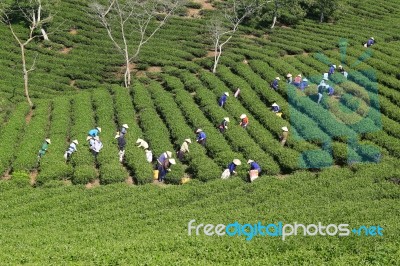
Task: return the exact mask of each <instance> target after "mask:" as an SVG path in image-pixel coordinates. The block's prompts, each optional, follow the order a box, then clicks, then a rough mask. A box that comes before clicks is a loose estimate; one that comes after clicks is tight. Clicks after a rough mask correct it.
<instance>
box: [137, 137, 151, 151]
mask: <svg viewBox="0 0 400 266" xmlns="http://www.w3.org/2000/svg"><path fill="white" fill-rule="evenodd" d="M136 143H138V142H136ZM139 143H140V144H139V146H138V148H140V147H143V149H147V148H149V144H148V143H147V142H146V141H144V140H142V139H140V141H139Z"/></svg>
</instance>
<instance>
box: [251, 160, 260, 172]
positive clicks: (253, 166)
mask: <svg viewBox="0 0 400 266" xmlns="http://www.w3.org/2000/svg"><path fill="white" fill-rule="evenodd" d="M250 170H258V172H261V167H260V166H259V165H258V163H256V162H252V163H250Z"/></svg>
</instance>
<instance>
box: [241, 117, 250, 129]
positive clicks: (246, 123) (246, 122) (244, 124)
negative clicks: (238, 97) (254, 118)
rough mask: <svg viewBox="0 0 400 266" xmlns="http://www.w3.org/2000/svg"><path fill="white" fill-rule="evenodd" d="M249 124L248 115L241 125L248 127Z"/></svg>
mask: <svg viewBox="0 0 400 266" xmlns="http://www.w3.org/2000/svg"><path fill="white" fill-rule="evenodd" d="M248 124H249V118H248V117H245V118H243V119H242V121H241V122H240V125H241V126H242V127H246V126H247V125H248Z"/></svg>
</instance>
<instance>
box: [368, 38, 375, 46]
mask: <svg viewBox="0 0 400 266" xmlns="http://www.w3.org/2000/svg"><path fill="white" fill-rule="evenodd" d="M374 43H375V39H374V37H371V38H369V40H368V41H367V43H366V44H367V47H370V46H372V45H374Z"/></svg>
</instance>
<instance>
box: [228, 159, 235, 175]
mask: <svg viewBox="0 0 400 266" xmlns="http://www.w3.org/2000/svg"><path fill="white" fill-rule="evenodd" d="M228 169H229V172H230V173H231V175H232V174H234V173H235V170H236V164H234V163H233V162H231V163H230V164H228Z"/></svg>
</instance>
